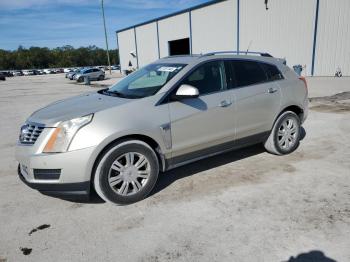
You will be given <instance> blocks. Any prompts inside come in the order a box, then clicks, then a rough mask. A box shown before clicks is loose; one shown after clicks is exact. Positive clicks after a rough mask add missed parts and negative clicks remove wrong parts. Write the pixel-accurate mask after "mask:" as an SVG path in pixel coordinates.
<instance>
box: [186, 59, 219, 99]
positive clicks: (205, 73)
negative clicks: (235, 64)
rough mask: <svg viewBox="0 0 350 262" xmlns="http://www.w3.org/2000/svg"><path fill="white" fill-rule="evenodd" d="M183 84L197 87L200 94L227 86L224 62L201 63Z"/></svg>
mask: <svg viewBox="0 0 350 262" xmlns="http://www.w3.org/2000/svg"><path fill="white" fill-rule="evenodd" d="M182 84H187V85H191V86H194V87H196V88H197V89H198V91H199V94H200V95H205V94H209V93H214V92H217V91H220V90H223V89H225V88H226V81H225V67H224V63H223V62H221V61H213V62H208V63H206V64H204V65H201V66H199V67H198V68H197V69H195V71H194V72H192V73H191V74H190V75H189V76H188V77H186V78H185V80H184V81H183V82H182Z"/></svg>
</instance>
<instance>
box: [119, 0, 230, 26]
mask: <svg viewBox="0 0 350 262" xmlns="http://www.w3.org/2000/svg"><path fill="white" fill-rule="evenodd" d="M224 1H227V0H212V1H209V2H207V3H203V4H200V5H196V6H193V7H190V8H187V9H184V10H181V11H177V12H174V13H171V14H168V15H165V16H161V17H158V18H155V19H151V20H148V21H146V22H143V23H139V24H136V25H133V26H129V27H125V28H123V29H119V30H117V31H116V33H120V32H123V31H126V30H129V29H132V28H135V27H139V26H142V25H146V24H150V23H153V22H156V21H159V20H163V19H166V18H169V17H172V16H176V15H181V14H184V13H187V12H191V11H193V10H196V9H200V8H202V7H206V6H209V5H214V4H217V3H221V2H224Z"/></svg>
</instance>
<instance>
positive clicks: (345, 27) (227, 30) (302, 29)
mask: <svg viewBox="0 0 350 262" xmlns="http://www.w3.org/2000/svg"><path fill="white" fill-rule="evenodd" d="M117 42H118V47H119V55H120V63H121V68H122V70H124V69H128V67H129V63H130V62H131V64H132V67H134V68H137V67H141V66H144V65H146V64H148V63H150V62H153V61H155V60H157V59H158V58H161V57H165V56H169V55H176V54H192V53H193V54H200V53H207V52H212V51H229V50H230V51H237V50H244V51H245V50H247V49H248V48H249V50H250V51H261V52H267V53H270V54H271V55H273V56H275V57H281V58H286V60H287V64H288V65H289V66H293V65H296V64H301V65H303V66H306V70H304V71H305V72H304V74H306V75H315V76H333V75H334V73H335V71H336V70H337V68H338V67H339V68H340V69H341V71H342V73H343V75H348V76H349V75H350V0H269V1H268V10H267V9H266V8H265V1H264V0H216V1H211V2H209V3H206V4H202V5H199V6H195V7H193V8H189V9H186V10H183V11H180V12H177V13H173V14H170V15H167V16H164V17H160V18H157V19H154V20H151V21H147V22H145V23H142V24H138V25H134V26H131V27H128V28H124V29H121V30H118V31H117ZM131 52H134V54H135V55H136V56H133V55H132V54H130V53H131Z"/></svg>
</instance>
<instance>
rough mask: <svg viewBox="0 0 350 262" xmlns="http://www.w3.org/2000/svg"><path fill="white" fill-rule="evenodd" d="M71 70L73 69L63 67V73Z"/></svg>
mask: <svg viewBox="0 0 350 262" xmlns="http://www.w3.org/2000/svg"><path fill="white" fill-rule="evenodd" d="M71 71H73V70H72V69H71V68H64V69H63V73H69V72H71Z"/></svg>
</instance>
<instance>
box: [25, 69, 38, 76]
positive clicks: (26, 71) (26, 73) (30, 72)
mask: <svg viewBox="0 0 350 262" xmlns="http://www.w3.org/2000/svg"><path fill="white" fill-rule="evenodd" d="M23 74H24V75H25V76H32V75H35V73H34V71H33V70H23Z"/></svg>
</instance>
